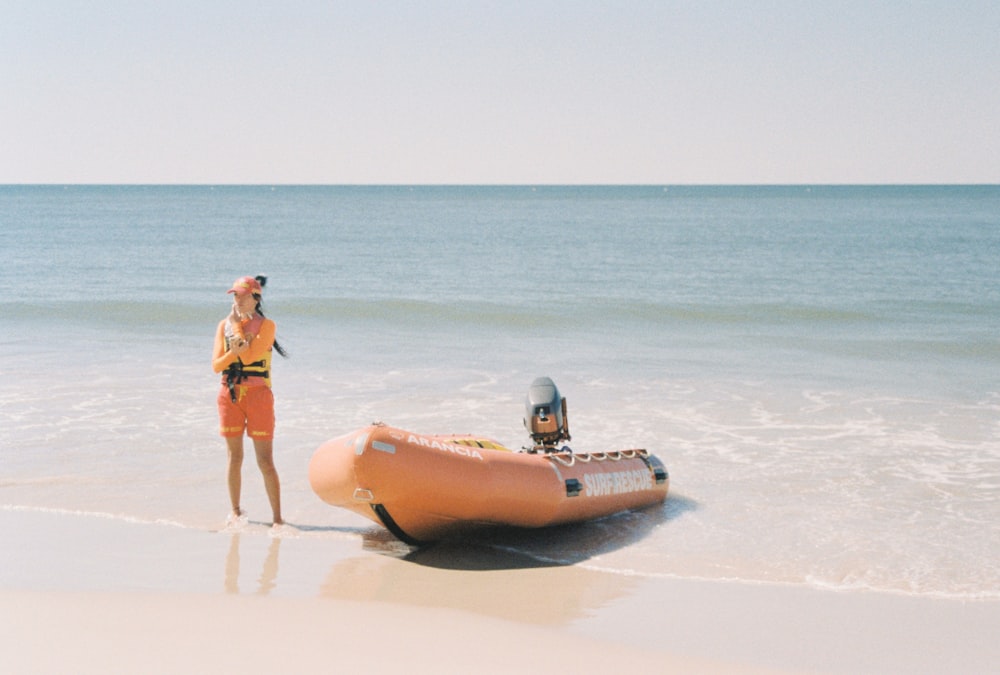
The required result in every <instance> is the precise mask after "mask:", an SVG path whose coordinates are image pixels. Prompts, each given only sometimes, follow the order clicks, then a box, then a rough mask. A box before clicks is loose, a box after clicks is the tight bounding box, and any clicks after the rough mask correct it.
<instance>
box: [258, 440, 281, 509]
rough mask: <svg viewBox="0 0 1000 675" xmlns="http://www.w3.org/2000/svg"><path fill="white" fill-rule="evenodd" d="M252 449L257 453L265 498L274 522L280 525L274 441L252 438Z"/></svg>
mask: <svg viewBox="0 0 1000 675" xmlns="http://www.w3.org/2000/svg"><path fill="white" fill-rule="evenodd" d="M253 447H254V451H255V452H256V453H257V466H258V467H259V468H260V473H261V475H262V476H264V489H265V490H267V499H268V500H269V501H270V502H271V513H272V514H273V516H274V524H275V525H281V524H282V523H284V522H285V521H284V520H282V519H281V481H280V480H278V470H277V469H276V468H274V441H260V440H254V442H253Z"/></svg>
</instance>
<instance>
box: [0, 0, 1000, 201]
mask: <svg viewBox="0 0 1000 675" xmlns="http://www.w3.org/2000/svg"><path fill="white" fill-rule="evenodd" d="M0 183H210V184H220V183H264V184H290V183H310V184H311V183H323V184H438V183H447V184H511V183H514V184H590V183H601V184H665V185H666V184H671V185H677V184H733V183H738V184H760V183H764V184H768V183H1000V0H987V1H977V0H971V1H970V0H939V1H934V0H932V1H926V2H924V1H918V0H914V1H913V2H903V1H894V0H885V1H883V2H879V1H878V0H871V1H858V2H855V1H848V2H837V1H835V0H831V1H830V2H817V1H810V0H802V1H795V0H789V1H785V2H777V1H775V2H771V1H766V2H753V1H750V0H747V1H745V2H735V1H734V2H714V1H711V0H689V1H683V2H681V1H677V2H674V1H670V0H664V1H662V2H639V1H629V0H608V1H607V2H592V1H588V0H575V1H565V2H555V1H547V0H533V1H519V0H499V1H495V2H476V1H473V0H467V1H464V2H463V1H458V0H455V1H451V2H434V1H428V2H420V1H413V2H394V1H392V0H358V1H356V2H337V1H333V0H329V1H318V0H313V1H300V2H295V1H293V0H288V1H280V0H268V1H255V0H235V1H230V0H222V1H217V0H194V1H187V0H184V1H174V0H159V1H157V2H146V1H144V0H80V1H78V2H56V1H52V0H0Z"/></svg>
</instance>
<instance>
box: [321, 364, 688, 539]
mask: <svg viewBox="0 0 1000 675" xmlns="http://www.w3.org/2000/svg"><path fill="white" fill-rule="evenodd" d="M543 379H545V380H546V381H548V382H549V383H551V381H550V380H548V379H547V378H543ZM539 382H540V380H536V381H535V384H533V385H532V386H533V387H535V385H536V384H538V383H539ZM552 390H553V391H555V393H556V395H557V396H558V391H557V390H555V387H554V385H552ZM561 401H562V406H561V408H562V409H561V410H558V409H557V411H556V413H555V414H553V413H552V411H551V406H549V407H546V409H544V410H540V411H539V414H534V413H533V414H532V416H531V418H530V423H529V418H526V420H525V424H526V426H529V428H530V429H531V431H532V438H533V439H535V440H536V441H543V443H541V444H539V445H536V446H535V447H534V448H532V449H530V450H529V451H526V452H513V451H511V450H508V449H507V448H505V447H503V446H502V445H500V444H498V443H496V442H494V441H491V440H489V439H483V438H475V437H469V436H454V435H451V436H433V435H424V434H418V433H414V432H410V431H404V430H402V429H396V428H393V427H390V426H386V425H384V424H381V423H376V424H373V425H371V426H368V427H365V428H363V429H359V430H357V431H354V432H351V433H349V434H346V435H344V436H341V437H339V438H334V439H332V440H330V441H327V442H326V443H324V444H323V445H321V446H320V447H319V448H318V449H317V450H316V452H315V454H314V455H313V457H312V460H311V462H310V464H309V482H310V484H311V485H312V489H313V491H314V492H315V493H316V494H317V495H318V496H319V497H320V498H321V499H322V500H323V501H325V502H327V503H328V504H332V505H334V506H340V507H343V508H346V509H349V510H351V511H354V512H356V513H358V514H360V515H363V516H365V517H367V518H370V519H371V520H373V521H375V522H377V523H381V524H382V525H384V526H385V527H386V528H387V529H388V530H389V531H390V532H392V533H393V534H394V535H395V536H396V537H398V538H399V539H401V540H403V541H405V542H407V543H410V544H420V543H425V542H431V541H435V540H438V539H443V538H448V537H453V536H455V535H460V534H462V533H463V532H468V531H470V530H472V529H476V528H482V527H487V526H496V525H507V526H517V527H545V526H549V525H557V524H562V523H571V522H579V521H585V520H590V519H594V518H600V517H602V516H607V515H610V514H613V513H617V512H619V511H625V510H629V509H637V508H641V507H645V506H649V505H652V504H657V503H660V502H662V501H663V500H664V499H665V498H666V496H667V489H668V486H669V477H668V474H667V470H666V469H665V468H664V466H663V463H662V462H661V461H660V460H659V459H658V458H657V457H655V456H654V455H652V454H650V453H649V452H647V451H646V450H641V449H634V450H615V451H610V452H599V453H585V454H581V453H575V452H573V451H572V450H570V449H569V448H567V447H562V448H556V447H555V446H554V445H551V444H547V443H545V442H544V441H552V440H553V439H560V440H568V439H569V434H568V431H567V430H566V428H567V425H566V424H565V399H562V400H561ZM530 403H531V401H530V396H529V408H530ZM559 413H562V414H559Z"/></svg>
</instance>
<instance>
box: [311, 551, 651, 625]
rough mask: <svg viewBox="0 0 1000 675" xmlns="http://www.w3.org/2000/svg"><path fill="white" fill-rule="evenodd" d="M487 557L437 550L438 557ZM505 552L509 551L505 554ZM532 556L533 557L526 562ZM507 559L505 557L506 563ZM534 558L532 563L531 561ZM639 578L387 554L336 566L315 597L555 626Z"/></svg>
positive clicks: (625, 590) (596, 606)
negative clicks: (417, 560)
mask: <svg viewBox="0 0 1000 675" xmlns="http://www.w3.org/2000/svg"><path fill="white" fill-rule="evenodd" d="M453 554H457V555H461V556H464V557H466V558H467V559H468V558H469V557H470V556H471V557H475V556H477V555H479V556H487V557H488V556H489V550H488V549H480V550H479V551H478V552H476V551H473V550H470V549H463V550H459V551H455V550H451V549H446V548H441V549H438V552H437V555H442V556H450V555H453ZM505 555H506V556H510V555H513V554H509V553H508V554H505ZM532 560H534V559H532ZM508 562H509V561H508ZM534 562H535V563H537V561H534ZM638 583H640V580H639V579H637V578H633V577H628V576H624V575H618V574H609V573H605V572H595V571H592V570H587V569H584V568H581V567H575V566H565V567H552V566H544V567H540V566H537V564H533V565H532V566H524V567H521V568H519V569H511V568H510V567H507V568H506V569H502V568H497V567H495V566H494V567H492V569H491V565H490V564H488V563H487V562H482V563H481V564H480V567H479V569H461V570H460V569H447V568H442V567H432V566H427V565H414V564H412V563H411V562H410V561H407V560H400V559H398V558H391V557H386V556H381V557H373V556H365V557H358V558H350V559H347V560H342V561H340V562H338V563H337V564H336V565H334V566H333V567H332V568H331V569H330V572H329V574H328V575H327V578H326V581H325V582H324V583H323V585H322V586H321V588H320V595H322V596H324V597H330V598H335V599H338V600H353V601H372V600H375V601H381V602H390V603H401V604H407V605H417V606H427V607H441V608H446V609H455V610H461V611H466V612H473V613H476V614H483V615H487V616H492V617H497V618H502V619H508V620H514V621H524V622H529V623H536V624H546V625H559V624H565V623H569V622H571V621H573V620H575V619H579V618H583V617H585V616H588V615H590V614H591V613H593V612H594V611H596V610H597V609H599V608H600V607H603V606H605V605H607V604H608V603H609V602H611V601H612V600H615V599H616V598H620V597H622V596H624V595H626V594H628V593H630V592H632V590H633V589H634V588H635V587H636V585H637V584H638Z"/></svg>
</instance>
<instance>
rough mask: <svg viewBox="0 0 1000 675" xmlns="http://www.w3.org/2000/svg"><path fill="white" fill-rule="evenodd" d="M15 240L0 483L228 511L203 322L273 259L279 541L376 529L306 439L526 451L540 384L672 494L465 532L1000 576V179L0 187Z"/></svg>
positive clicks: (166, 517) (609, 566) (260, 511)
mask: <svg viewBox="0 0 1000 675" xmlns="http://www.w3.org/2000/svg"><path fill="white" fill-rule="evenodd" d="M0 231H2V234H3V237H2V240H0V313H2V319H0V322H2V323H0V325H2V330H0V344H2V347H3V352H4V358H3V361H2V365H0V508H4V509H8V510H10V509H18V510H37V511H47V512H50V513H56V514H60V513H62V514H73V515H77V516H78V515H80V514H84V515H86V516H93V517H105V518H115V519H123V520H129V521H132V522H136V523H145V524H148V526H149V527H165V526H174V527H183V528H193V529H200V530H215V529H219V528H221V527H224V525H225V517H226V513H227V511H228V497H227V494H226V487H225V449H224V444H223V442H222V440H221V439H220V438H219V437H218V436H217V420H216V411H215V395H216V392H217V390H218V387H219V377H218V376H217V375H215V374H213V373H212V371H211V367H210V356H211V348H212V338H213V333H214V330H215V325H216V323H217V322H218V321H219V320H220V319H221V318H223V317H224V316H225V315H226V313H227V312H228V310H229V302H230V296H228V295H226V290H227V289H228V288H229V285H230V284H231V282H232V281H233V279H234V278H236V277H238V276H242V275H245V274H258V273H262V274H266V275H267V276H268V284H267V287H266V292H265V311H266V313H267V314H268V316H270V317H271V318H273V319H275V321H276V322H277V325H278V339H279V341H280V342H281V343H282V345H283V346H284V347H285V348H286V349H287V351H288V352H289V354H290V358H288V359H287V360H286V359H282V358H280V357H278V356H275V362H274V365H273V369H272V370H273V383H274V391H275V395H276V401H277V402H276V409H277V418H278V426H277V436H276V441H275V448H276V450H275V457H276V462H277V465H278V469H279V472H280V474H281V478H282V484H283V497H284V500H283V501H284V503H283V506H284V515H285V518H286V520H288V521H289V522H290V523H291V524H292V526H293V527H292V528H290V533H287V532H286V534H289V536H300V537H318V538H324V537H347V538H357V539H358V540H360V541H362V542H368V544H369V545H371V542H373V541H374V542H380V541H381V542H384V541H385V540H384V539H383V538H381V537H382V535H380V534H378V532H379V528H377V527H376V526H374V525H372V524H369V523H368V522H367V521H364V520H362V519H360V518H358V517H357V516H354V515H352V514H349V513H347V512H343V511H340V510H337V509H334V508H332V507H329V506H327V505H325V504H323V503H322V502H320V501H319V500H318V498H316V497H315V496H314V495H313V494H312V492H311V490H310V489H309V486H308V480H307V465H308V461H309V458H310V457H311V455H312V452H313V451H314V449H315V448H316V447H317V446H318V445H319V444H320V443H322V442H323V441H324V440H326V439H328V438H330V437H333V436H337V435H340V434H343V433H346V432H348V431H351V430H352V429H355V428H357V427H360V426H362V425H365V424H368V423H370V422H372V421H375V420H382V421H385V422H386V423H388V424H392V425H394V426H400V427H403V428H407V429H412V430H414V431H419V432H421V433H428V434H432V433H474V434H481V435H484V436H488V437H492V438H494V439H496V440H498V441H500V442H502V443H505V444H506V445H508V447H511V448H515V449H517V448H520V447H522V446H523V445H525V444H526V443H527V441H528V438H527V435H526V432H525V431H524V428H523V425H522V418H523V412H524V411H523V403H524V397H525V394H526V392H527V388H528V386H529V385H530V383H531V381H532V380H533V379H534V378H535V377H538V376H543V375H544V376H549V377H552V378H553V379H554V380H555V382H556V384H557V385H558V387H559V389H560V391H561V393H562V394H563V395H564V396H565V397H566V398H567V402H568V406H569V419H570V426H571V432H572V435H573V441H572V443H571V445H572V447H574V449H576V450H578V451H599V450H610V449H616V448H626V447H627V448H631V447H644V448H648V449H649V450H650V451H652V452H654V453H655V454H657V455H659V456H660V457H661V459H662V460H663V461H664V463H665V464H666V465H667V467H668V469H669V471H670V475H671V495H670V497H669V499H668V500H667V502H666V503H665V505H663V506H662V507H656V508H653V509H648V510H644V511H641V512H637V513H628V514H621V515H618V516H614V517H610V518H607V519H604V520H602V521H599V522H596V523H591V524H587V525H584V526H578V527H569V528H556V529H554V530H542V531H538V532H534V531H528V532H516V531H515V532H500V533H496V534H492V535H484V536H483V537H482V538H481V542H482V543H483V545H487V546H494V547H498V548H502V549H504V550H506V551H512V552H516V553H518V554H520V555H523V556H528V557H532V558H534V559H537V560H540V561H550V562H557V563H573V564H575V565H576V566H580V567H586V568H589V569H592V570H600V571H604V572H612V573H616V574H622V575H633V576H638V577H653V576H675V577H696V578H708V579H736V580H745V581H776V582H783V583H791V584H810V585H814V586H819V587H827V588H840V589H843V588H863V589H873V590H877V591H889V592H903V593H912V594H920V595H933V596H943V597H954V598H994V599H995V598H997V597H1000V518H998V514H1000V381H998V373H1000V274H998V271H997V255H998V252H1000V187H995V186H965V187H963V186H947V187H935V186H911V187H905V186H901V187H849V186H811V187H810V186H789V187H671V186H668V187H662V186H644V187H596V186H595V187H549V186H537V187H531V186H523V187H522V186H507V187H471V186H468V187H466V186H463V187H426V186H425V187H405V186H393V187H320V186H315V187H293V186H274V187H271V186H216V187H211V186H190V187H185V186H7V187H0ZM251 457H252V455H251V454H248V459H247V464H246V466H245V467H244V482H243V484H244V499H243V504H244V506H245V507H246V508H247V509H248V510H249V511H250V515H251V519H252V520H256V521H258V522H266V521H268V520H269V518H270V512H269V509H268V507H267V502H266V499H265V497H264V494H263V487H262V485H261V482H260V479H259V475H258V474H257V472H256V469H255V468H254V467H253V461H252V458H251ZM384 545H385V546H388V544H384ZM376 546H377V545H376Z"/></svg>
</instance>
